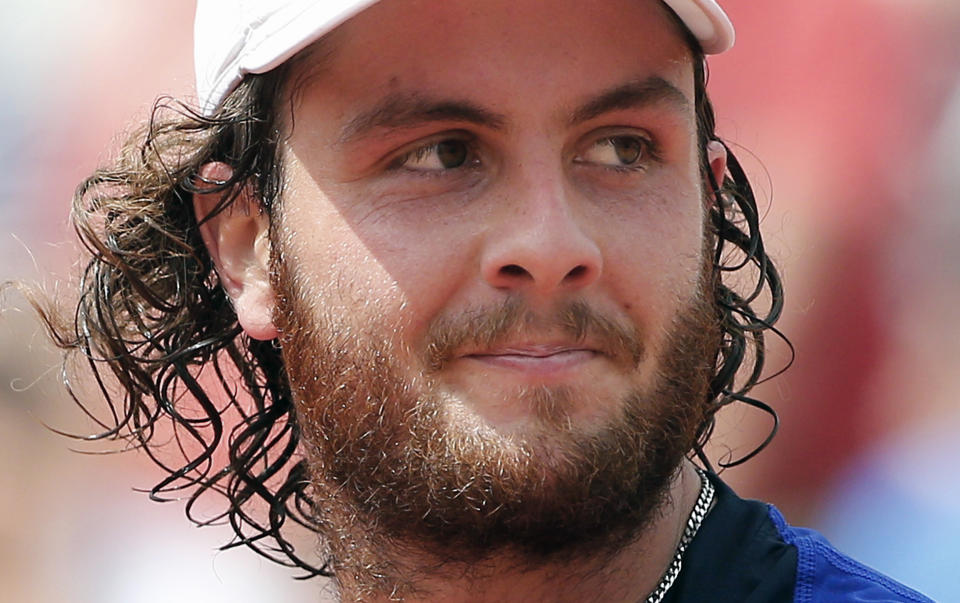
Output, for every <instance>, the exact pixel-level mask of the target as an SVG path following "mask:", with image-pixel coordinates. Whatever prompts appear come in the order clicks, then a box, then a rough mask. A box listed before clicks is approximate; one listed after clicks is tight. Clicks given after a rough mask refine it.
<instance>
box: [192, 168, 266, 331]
mask: <svg viewBox="0 0 960 603" xmlns="http://www.w3.org/2000/svg"><path fill="white" fill-rule="evenodd" d="M231 175H232V170H231V169H230V167H229V166H227V165H226V164H224V163H220V162H213V163H208V164H205V165H204V166H203V167H202V168H200V174H199V177H200V179H202V180H203V181H207V182H224V181H226V180H229V179H230V177H231ZM227 194H229V191H218V192H215V193H214V192H211V193H195V194H194V195H193V211H194V214H195V215H196V218H197V222H198V223H199V224H200V235H201V236H202V237H203V242H204V244H205V245H206V247H207V251H208V252H209V253H210V257H211V258H212V259H213V264H214V266H215V267H216V269H217V274H218V275H219V276H220V283H221V284H222V285H223V288H224V289H225V290H226V292H227V295H228V296H230V299H231V301H233V307H234V310H235V311H236V313H237V319H238V320H239V322H240V326H241V327H243V330H244V331H245V332H246V333H247V335H249V336H250V337H253V338H254V339H274V338H275V337H277V336H278V335H279V332H278V331H277V328H276V326H274V324H273V311H274V307H275V305H276V298H275V297H274V294H273V287H272V286H271V285H270V236H269V228H270V220H269V217H268V216H267V215H266V213H265V212H263V211H262V207H261V205H260V202H259V199H257V198H256V196H255V195H254V194H253V191H252V190H251V189H250V187H247V186H245V187H244V188H243V189H242V190H241V191H240V193H239V194H238V195H237V198H236V199H235V200H234V201H233V203H231V204H230V206H229V207H227V208H226V209H224V210H223V211H221V212H220V213H218V214H217V215H215V216H213V217H211V218H209V219H206V220H205V218H207V216H209V215H210V213H211V212H212V211H213V210H214V209H215V208H216V207H217V204H219V203H220V201H221V199H223V196H224V195H227Z"/></svg>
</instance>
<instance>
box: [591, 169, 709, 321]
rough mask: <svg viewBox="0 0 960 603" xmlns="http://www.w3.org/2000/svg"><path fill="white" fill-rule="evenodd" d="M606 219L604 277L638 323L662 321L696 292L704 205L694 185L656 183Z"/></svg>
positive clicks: (700, 261) (701, 266) (668, 317)
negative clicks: (612, 227) (611, 229)
mask: <svg viewBox="0 0 960 603" xmlns="http://www.w3.org/2000/svg"><path fill="white" fill-rule="evenodd" d="M607 219H608V223H610V224H618V225H626V227H625V228H618V230H617V232H616V234H615V235H608V236H607V244H606V245H605V249H606V255H607V257H606V258H605V259H604V266H605V271H606V272H607V277H608V283H610V286H611V287H614V288H615V289H616V290H617V293H616V297H617V298H618V299H621V300H624V303H625V305H626V306H629V307H627V308H625V309H626V310H627V311H629V312H630V313H631V314H632V315H634V316H635V317H636V318H637V320H638V321H639V322H641V323H646V324H651V325H664V324H666V323H668V322H669V321H670V320H671V319H672V317H673V315H674V314H675V313H676V311H677V309H678V308H680V307H685V306H686V305H687V304H688V303H689V302H690V301H691V300H692V299H693V298H694V297H695V296H696V295H697V294H698V293H699V284H700V280H701V278H702V274H701V273H702V270H703V236H704V230H703V228H704V224H703V221H704V210H703V206H702V203H701V202H700V191H699V190H696V189H695V187H692V186H691V187H689V190H679V189H678V188H677V187H676V186H668V187H659V188H654V189H652V190H651V191H650V192H649V193H647V194H645V195H644V198H643V199H642V200H640V202H639V203H637V204H634V205H632V206H630V207H629V208H626V209H625V208H623V207H621V208H620V209H619V210H618V212H617V213H616V215H614V216H609V215H608V216H607Z"/></svg>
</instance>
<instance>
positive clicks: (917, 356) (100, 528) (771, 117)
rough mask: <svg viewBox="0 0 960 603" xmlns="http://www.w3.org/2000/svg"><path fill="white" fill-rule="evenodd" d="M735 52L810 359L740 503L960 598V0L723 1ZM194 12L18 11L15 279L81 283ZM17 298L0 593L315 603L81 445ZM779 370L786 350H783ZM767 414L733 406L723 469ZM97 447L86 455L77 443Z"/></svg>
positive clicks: (40, 7)
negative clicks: (762, 503)
mask: <svg viewBox="0 0 960 603" xmlns="http://www.w3.org/2000/svg"><path fill="white" fill-rule="evenodd" d="M723 4H724V6H725V8H726V9H727V11H728V12H729V13H730V14H731V16H732V18H733V20H734V23H735V24H736V26H737V33H738V41H737V46H736V47H735V48H734V49H733V50H732V51H731V52H729V53H727V54H725V55H723V56H721V57H716V58H714V59H712V60H711V63H710V67H711V69H710V71H711V83H710V90H711V94H712V96H713V99H714V103H715V105H716V109H717V114H718V123H719V129H720V132H721V134H722V135H723V136H725V137H726V139H727V140H728V141H729V142H730V143H731V144H732V145H733V148H734V150H735V152H737V154H738V156H739V157H740V159H741V161H743V162H744V163H745V165H746V167H747V169H748V171H749V173H750V174H751V176H752V180H753V183H754V186H755V188H756V190H757V193H758V196H759V199H760V204H761V210H762V212H763V214H764V219H763V228H764V233H765V237H766V242H767V246H768V248H769V250H770V251H771V254H772V255H773V256H774V257H775V258H777V259H778V260H779V261H780V265H781V267H782V271H783V274H784V279H785V282H786V292H787V303H786V309H785V312H784V317H783V320H782V322H781V324H780V327H781V328H782V330H784V331H785V332H786V333H787V335H788V336H789V338H790V340H791V341H792V342H793V344H794V345H795V346H796V349H797V358H796V362H795V364H794V366H793V367H792V368H791V369H790V370H789V371H788V372H787V373H786V374H785V375H783V376H780V377H778V378H776V379H775V380H773V381H772V382H770V383H767V384H764V385H763V386H761V387H760V388H758V390H756V393H757V395H758V397H760V398H761V399H763V400H765V401H767V402H768V403H770V404H772V405H773V406H774V407H775V408H776V409H777V410H778V412H779V413H780V417H781V419H782V423H783V424H782V428H781V431H780V434H779V435H778V436H777V438H776V439H775V440H774V442H773V444H772V445H771V446H770V448H769V449H768V450H767V451H765V452H764V453H763V454H761V455H760V456H759V457H757V458H756V459H754V460H752V461H750V462H749V463H747V464H745V465H743V466H741V467H737V468H734V469H730V470H729V471H726V472H725V473H724V477H725V479H727V480H728V481H729V482H731V483H732V484H733V485H734V486H735V487H736V488H738V489H739V491H740V493H741V495H744V496H749V497H756V498H762V499H765V500H769V501H772V502H774V503H776V504H777V505H778V506H779V507H780V508H781V510H782V511H784V513H785V514H786V516H787V517H788V518H789V519H790V520H791V521H792V522H793V523H795V524H805V525H809V526H812V527H815V528H817V529H819V530H821V531H822V532H823V533H824V534H825V535H826V536H827V537H828V538H830V539H831V540H832V541H833V542H834V543H835V544H836V545H838V546H839V547H840V548H841V549H843V550H845V551H847V552H849V553H851V554H852V555H853V556H855V557H857V558H859V559H860V560H862V561H864V562H866V563H868V564H870V565H873V566H875V567H877V568H879V569H881V570H882V571H884V572H886V573H889V574H891V575H892V576H894V577H896V578H898V579H900V580H902V581H905V582H907V583H908V584H910V585H912V586H915V587H917V588H919V589H921V590H924V591H926V592H927V593H928V594H930V595H931V596H933V597H934V598H935V599H937V600H942V601H952V600H960V575H958V573H957V568H960V551H958V549H957V548H956V547H955V545H954V543H955V542H957V541H958V540H960V502H958V501H960V482H958V480H956V479H954V473H953V470H954V456H955V448H956V441H957V439H958V438H957V433H958V432H960V404H958V403H957V402H956V400H957V397H958V394H960V360H958V355H960V354H958V352H957V342H958V341H960V304H957V303H956V301H955V300H957V299H960V179H958V177H957V174H958V172H960V161H958V159H957V154H956V152H955V149H956V148H958V147H960V2H957V1H956V0H846V1H844V2H817V3H814V2H807V1H805V0H777V1H775V2H756V1H753V0H726V1H725V2H724V3H723ZM192 13H193V2H190V1H185V0H178V1H175V2H164V3H161V2H149V3H147V2H129V1H128V0H86V1H85V2H82V3H81V2H67V1H66V0H62V1H57V0H5V3H4V16H5V18H4V20H3V23H2V24H0V216H2V218H3V220H2V224H3V226H2V227H0V282H2V281H7V280H10V279H25V280H27V281H32V282H37V283H40V284H42V285H43V286H44V287H45V288H46V290H47V291H48V292H50V293H52V294H54V295H57V296H68V295H69V287H68V286H66V284H65V283H63V281H65V280H66V279H69V278H70V277H71V276H73V275H75V273H76V269H77V264H76V260H77V257H78V255H77V251H76V248H75V245H74V243H73V239H72V234H71V232H70V230H69V227H68V225H67V212H68V206H69V201H70V198H71V196H72V191H73V188H74V187H75V186H76V184H77V183H78V182H79V181H80V180H81V179H82V178H83V177H84V176H86V175H88V174H89V173H90V172H92V171H93V170H94V169H95V168H96V167H97V165H99V164H101V163H103V162H106V161H108V160H109V158H110V157H111V153H112V152H114V151H115V150H116V149H117V144H118V142H119V140H120V139H121V138H122V132H123V131H125V130H126V129H128V128H129V127H130V126H131V125H132V124H134V123H136V122H137V121H138V120H140V119H142V118H143V117H144V116H145V115H146V114H147V112H148V110H149V108H150V106H151V105H152V103H153V100H154V99H155V98H156V97H157V96H158V95H159V94H161V93H163V94H172V95H174V96H178V97H186V98H190V97H191V95H192V94H193V92H192V87H193V83H192V81H193V71H192V63H191V43H192V22H191V21H192ZM23 308H24V303H23V300H22V299H21V298H20V297H19V296H17V295H15V294H12V293H10V292H7V293H6V294H5V296H4V299H3V302H2V305H0V309H2V313H0V584H2V585H3V588H2V590H3V593H0V600H4V601H7V600H9V601H11V602H16V603H21V602H25V603H28V602H37V603H54V602H61V601H76V602H79V603H93V602H97V603H114V602H116V603H120V602H124V603H147V602H151V603H152V602H160V601H174V600H175V601H181V602H186V603H190V602H194V601H197V602H200V601H203V602H205V603H213V602H220V601H224V602H225V601H234V602H236V601H240V602H245V601H258V600H262V599H271V600H282V601H290V602H297V601H315V600H316V597H317V590H318V588H319V587H320V585H319V584H316V583H309V582H308V583H304V582H296V581H294V580H291V579H290V575H291V573H290V572H288V571H286V570H284V569H282V568H275V567H273V566H272V565H271V564H269V563H268V562H265V561H261V560H260V559H259V558H258V557H256V556H255V555H253V554H252V553H249V552H247V551H244V550H234V551H227V552H217V551H216V547H217V546H218V545H219V544H222V543H223V542H225V541H227V540H228V539H229V537H230V533H229V531H228V530H227V531H224V530H222V529H220V528H209V529H203V530H199V529H196V528H193V527H192V526H190V525H189V524H188V522H187V521H186V520H185V519H184V518H183V516H182V506H181V505H178V504H177V503H169V504H164V505H159V504H156V503H151V502H149V501H148V500H147V498H146V495H144V494H142V493H140V492H136V491H134V489H133V488H149V487H150V486H151V485H152V484H153V483H154V482H155V481H156V478H157V477H158V474H157V472H156V470H154V469H153V468H152V465H151V464H150V463H149V462H148V461H147V460H146V459H145V458H143V457H141V456H138V455H136V454H123V455H109V456H96V457H92V456H90V455H81V454H77V453H76V452H72V451H71V450H70V449H71V448H82V449H84V447H83V446H78V443H77V442H74V441H72V440H69V439H66V438H64V437H62V436H59V435H56V434H54V433H52V432H51V431H50V430H49V429H47V428H46V427H44V424H48V425H53V426H55V427H57V428H62V429H68V430H70V429H72V430H75V431H80V432H84V431H90V430H91V426H90V425H89V423H87V422H85V421H84V420H83V418H82V417H81V416H80V415H79V413H78V412H77V411H76V409H75V408H74V406H73V405H72V403H71V402H70V401H69V400H68V399H67V398H66V396H65V395H64V393H63V392H62V390H61V388H60V386H59V385H58V356H57V354H56V353H55V352H54V351H52V350H51V349H50V346H49V345H48V344H47V342H46V341H45V337H44V335H43V333H42V331H41V330H40V328H39V327H38V325H37V322H36V320H35V319H34V318H33V316H32V315H31V313H30V312H28V311H25V310H24V309H23ZM771 345H772V348H773V349H772V351H771V358H770V361H769V363H770V368H771V370H773V369H776V368H779V367H780V366H781V365H782V364H783V363H784V362H786V360H787V359H788V354H787V351H786V349H785V346H783V345H781V344H778V343H776V342H773V343H772V344H771ZM768 428H769V419H768V418H767V417H766V416H764V415H762V414H760V413H752V412H750V411H747V410H743V409H739V408H731V409H728V411H726V412H725V413H724V415H723V416H722V420H721V424H720V426H719V428H718V430H717V436H716V438H715V439H716V444H715V445H714V447H713V456H714V458H717V459H722V458H725V457H726V458H729V455H732V456H733V457H736V456H739V455H742V454H743V453H745V452H749V451H750V449H751V448H752V447H753V446H754V445H755V444H756V443H758V442H759V441H760V440H762V438H763V436H764V434H765V433H766V430H767V429H768ZM85 449H87V450H89V449H90V448H85Z"/></svg>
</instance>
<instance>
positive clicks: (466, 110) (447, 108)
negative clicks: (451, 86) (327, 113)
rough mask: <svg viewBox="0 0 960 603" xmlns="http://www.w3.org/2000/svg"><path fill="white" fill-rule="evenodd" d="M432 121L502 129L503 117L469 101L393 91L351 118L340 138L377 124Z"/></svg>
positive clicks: (359, 134)
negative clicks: (455, 122) (456, 122)
mask: <svg viewBox="0 0 960 603" xmlns="http://www.w3.org/2000/svg"><path fill="white" fill-rule="evenodd" d="M435 121H459V122H465V123H471V124H474V125H478V126H485V127H488V128H491V129H494V130H503V129H504V128H505V125H506V122H507V119H506V117H505V116H504V115H501V114H499V113H494V112H493V111H489V110H487V109H484V108H483V107H479V106H477V105H475V104H473V103H471V102H469V101H458V100H442V99H436V98H431V97H429V96H426V95H423V94H420V93H415V94H404V93H394V94H390V95H388V96H387V97H385V98H384V99H383V100H381V101H380V102H379V103H377V104H376V105H374V106H373V107H372V108H371V109H369V110H367V111H363V112H362V113H360V114H358V115H356V116H355V117H353V118H351V119H350V121H348V122H347V123H346V125H344V127H343V128H342V130H341V132H340V142H341V143H346V142H350V141H351V140H354V139H357V138H362V137H364V136H367V135H369V134H371V133H372V132H373V131H375V130H377V129H379V128H409V127H413V126H417V125H420V124H424V123H429V122H435Z"/></svg>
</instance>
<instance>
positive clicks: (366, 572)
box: [333, 461, 700, 602]
mask: <svg viewBox="0 0 960 603" xmlns="http://www.w3.org/2000/svg"><path fill="white" fill-rule="evenodd" d="M699 491H700V478H699V476H698V475H697V474H696V472H695V471H694V469H693V467H692V465H691V464H690V463H689V462H687V461H684V462H683V463H682V465H681V467H680V471H678V472H677V475H676V476H675V477H674V478H673V480H672V481H671V483H670V486H669V488H668V491H667V493H666V496H665V497H664V499H663V500H664V502H663V505H662V507H661V508H660V509H659V511H658V512H657V513H655V514H653V518H652V520H651V521H650V523H649V525H648V527H647V528H646V529H645V530H644V531H643V532H642V533H640V534H639V535H638V536H637V537H635V538H634V539H633V540H631V541H630V542H629V543H628V544H626V545H625V546H622V545H621V546H616V547H611V548H610V549H607V550H598V549H596V548H593V549H591V553H589V554H583V555H576V554H574V555H570V556H568V557H565V558H563V559H561V560H553V561H545V562H538V563H535V564H534V563H531V562H530V561H529V560H528V559H524V558H522V557H521V556H518V555H517V554H515V553H513V552H511V551H502V552H497V553H495V554H493V555H491V556H490V557H488V558H486V559H484V560H483V561H480V562H476V563H470V564H462V563H450V562H446V561H445V560H443V559H437V558H436V556H435V555H431V554H430V553H429V551H427V550H424V549H425V547H418V546H416V544H414V543H398V542H395V541H394V540H392V539H390V538H387V537H385V536H384V535H382V534H376V533H375V532H374V531H371V530H370V528H369V524H367V526H366V528H365V529H364V530H363V533H361V534H356V533H355V534H351V535H350V536H349V537H348V538H346V539H341V540H340V542H341V544H345V543H346V542H350V544H351V546H353V547H356V546H358V545H359V546H364V543H366V544H372V543H379V544H378V545H377V546H375V547H365V548H367V550H368V551H370V554H369V555H360V556H357V555H354V556H353V559H354V560H355V561H357V562H359V563H351V564H350V565H349V566H346V565H342V566H340V567H337V579H338V582H339V588H340V595H341V599H342V600H343V601H392V600H404V601H411V602H413V601H450V602H458V601H471V602H482V601H498V602H510V601H577V602H584V601H641V600H643V599H644V598H646V597H647V595H648V594H649V593H650V592H651V591H653V590H654V589H655V588H656V586H657V584H658V583H659V582H660V579H661V577H662V576H663V573H664V571H665V570H666V569H667V567H668V566H669V564H670V561H671V560H672V558H673V555H674V552H675V551H676V549H677V545H678V543H679V541H680V538H681V536H682V534H683V529H684V526H685V524H686V521H687V518H688V517H689V515H690V512H691V510H692V509H693V506H694V504H695V503H696V500H697V496H698V494H699ZM384 542H390V543H391V544H390V545H389V546H384V545H383V543H384ZM333 548H334V557H335V558H336V557H339V556H338V555H337V554H336V548H338V547H337V546H334V547H333ZM373 551H375V552H373ZM371 574H374V580H373V581H368V580H366V579H359V577H369V576H370V575H371Z"/></svg>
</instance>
